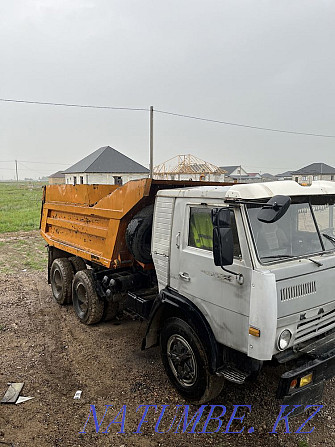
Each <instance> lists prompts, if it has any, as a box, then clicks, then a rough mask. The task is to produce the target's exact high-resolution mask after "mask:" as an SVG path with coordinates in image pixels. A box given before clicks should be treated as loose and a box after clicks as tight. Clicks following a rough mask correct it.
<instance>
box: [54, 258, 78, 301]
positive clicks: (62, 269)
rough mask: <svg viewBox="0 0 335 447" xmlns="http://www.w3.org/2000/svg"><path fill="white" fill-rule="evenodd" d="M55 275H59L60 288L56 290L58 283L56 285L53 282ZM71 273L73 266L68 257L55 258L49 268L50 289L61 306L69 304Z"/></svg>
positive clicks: (70, 299)
mask: <svg viewBox="0 0 335 447" xmlns="http://www.w3.org/2000/svg"><path fill="white" fill-rule="evenodd" d="M56 275H59V279H60V282H61V290H57V289H59V285H58V287H57V285H56V282H55V276H56ZM73 275H74V272H73V268H72V265H71V262H70V261H69V260H68V258H56V259H55V260H54V261H53V263H52V265H51V270H50V282H51V289H52V294H53V297H54V298H55V300H56V301H57V303H58V304H60V305H61V306H63V305H65V304H71V302H72V280H73Z"/></svg>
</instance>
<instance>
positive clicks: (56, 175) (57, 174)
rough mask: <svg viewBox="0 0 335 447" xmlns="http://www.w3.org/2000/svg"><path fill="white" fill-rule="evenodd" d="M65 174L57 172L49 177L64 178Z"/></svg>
mask: <svg viewBox="0 0 335 447" xmlns="http://www.w3.org/2000/svg"><path fill="white" fill-rule="evenodd" d="M64 177H65V174H64V172H63V171H57V172H55V173H54V174H51V175H49V178H64Z"/></svg>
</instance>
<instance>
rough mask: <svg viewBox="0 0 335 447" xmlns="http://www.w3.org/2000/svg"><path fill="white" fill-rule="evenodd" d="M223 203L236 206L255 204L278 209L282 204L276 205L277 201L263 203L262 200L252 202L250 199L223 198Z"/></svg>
mask: <svg viewBox="0 0 335 447" xmlns="http://www.w3.org/2000/svg"><path fill="white" fill-rule="evenodd" d="M224 202H225V203H229V205H231V206H238V205H257V206H261V207H262V208H273V209H279V208H281V207H282V205H278V204H277V202H274V203H264V202H253V201H251V200H231V199H230V200H229V199H227V200H225V201H224Z"/></svg>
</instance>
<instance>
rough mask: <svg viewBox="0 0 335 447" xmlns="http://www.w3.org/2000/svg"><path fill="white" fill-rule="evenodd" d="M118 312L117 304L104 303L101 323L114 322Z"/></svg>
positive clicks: (111, 302)
mask: <svg viewBox="0 0 335 447" xmlns="http://www.w3.org/2000/svg"><path fill="white" fill-rule="evenodd" d="M118 311H119V303H113V301H106V302H105V308H104V314H103V317H102V319H103V321H111V320H114V319H115V317H116V315H117V313H118Z"/></svg>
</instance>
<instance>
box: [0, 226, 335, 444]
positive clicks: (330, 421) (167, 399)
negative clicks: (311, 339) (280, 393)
mask: <svg viewBox="0 0 335 447" xmlns="http://www.w3.org/2000/svg"><path fill="white" fill-rule="evenodd" d="M45 265H46V254H45V251H44V249H43V241H42V239H41V238H40V237H39V235H38V233H37V232H29V233H17V234H13V233H11V234H7V235H6V234H5V235H0V360H1V363H0V396H3V394H4V393H5V391H6V389H7V383H8V382H24V383H25V385H24V388H23V391H22V393H21V395H23V396H33V397H34V399H32V400H30V401H27V402H25V403H21V404H19V405H13V404H1V405H0V447H1V445H11V446H29V447H31V446H38V447H44V446H83V447H84V446H113V447H114V446H117V447H128V446H173V447H177V446H178V447H179V446H189V445H192V446H199V447H200V446H202V447H205V446H220V447H223V446H229V445H230V446H297V447H307V446H319V445H326V446H333V445H334V444H335V430H334V428H335V424H334V422H335V413H334V408H335V399H334V397H335V389H334V382H328V383H327V384H326V388H325V397H324V402H323V405H324V407H323V409H322V410H321V411H320V413H318V414H317V415H316V416H315V417H314V418H313V420H312V421H311V422H309V423H308V424H307V425H306V427H305V428H304V429H303V430H302V431H311V430H312V428H313V427H315V428H314V431H313V432H312V433H311V434H297V433H294V432H295V431H296V430H297V429H298V427H299V426H300V425H301V424H302V423H303V422H304V420H305V419H306V417H307V415H301V416H297V417H296V418H294V419H292V420H290V430H291V434H286V433H285V424H284V423H283V422H281V423H280V424H279V425H278V429H277V432H278V433H276V434H269V432H271V431H272V428H273V426H274V423H275V421H276V419H277V416H278V414H279V411H280V403H279V402H277V401H276V400H275V398H274V392H275V389H276V380H277V376H278V371H277V368H275V367H273V366H267V367H265V368H264V370H263V372H262V374H261V375H260V377H259V379H258V380H257V382H256V383H254V384H247V385H245V386H238V385H234V384H232V383H228V382H226V385H225V387H224V389H223V392H222V393H221V395H220V396H219V397H218V398H217V399H216V400H215V401H214V402H211V404H212V405H221V406H223V405H224V406H225V407H226V414H225V416H223V417H222V420H223V423H222V427H221V428H220V430H219V431H218V432H217V433H181V431H182V425H180V426H179V429H178V421H179V420H180V419H181V416H182V413H183V411H184V407H178V405H181V406H183V405H186V402H184V401H183V399H182V398H181V397H180V396H179V395H178V394H177V393H176V392H175V390H174V389H173V388H172V387H171V386H170V384H169V382H168V380H167V378H166V375H165V373H164V371H163V368H162V365H161V361H160V354H159V349H158V348H154V349H150V350H148V351H144V352H143V351H141V350H140V344H141V339H142V337H143V335H144V333H145V322H140V321H138V320H133V319H132V318H130V317H129V316H125V317H124V318H123V319H122V320H121V321H118V322H108V323H101V324H98V325H95V326H89V327H88V326H84V325H83V324H80V323H79V321H78V320H77V318H76V316H75V314H74V311H73V309H72V307H71V306H65V307H60V306H59V305H58V304H56V302H55V301H54V299H53V297H52V294H51V289H50V286H49V285H48V284H47V278H46V268H45ZM77 390H82V397H81V399H80V400H74V399H73V397H74V394H75V392H76V391H77ZM316 404H317V402H316ZM93 405H94V408H95V410H96V414H97V423H100V422H101V420H102V418H103V415H104V413H105V410H106V405H112V407H107V410H106V415H105V418H104V420H103V421H102V423H101V427H100V430H99V431H98V433H97V429H99V427H96V424H95V422H94V419H93V413H92V412H91V413H90V409H91V408H92V407H91V406H93ZM140 405H157V408H156V411H155V409H154V407H150V408H149V410H148V414H147V417H146V420H147V422H144V423H143V425H142V428H141V430H140V431H141V433H133V432H135V431H137V428H138V425H139V423H140V421H141V418H142V415H143V411H144V409H143V407H141V408H139V409H138V407H139V406H140ZM163 405H166V407H165V413H164V417H163V418H162V419H161V424H160V425H159V427H158V428H156V430H157V431H161V432H162V431H168V429H169V427H170V425H171V423H172V421H173V419H174V417H175V415H177V417H176V419H175V423H174V425H173V426H172V428H171V430H170V431H169V432H167V433H157V432H156V431H155V425H156V423H157V421H158V419H159V415H160V414H161V411H162V408H163V407H162V406H163ZM234 405H251V412H249V410H246V409H243V408H240V409H239V410H238V412H237V415H236V416H237V417H241V416H242V415H243V413H244V412H245V413H246V416H245V418H244V420H243V422H241V421H239V420H235V422H233V423H232V425H231V427H230V431H240V430H241V429H242V427H243V426H244V427H245V428H244V431H243V433H241V434H229V433H224V431H225V429H226V427H227V425H228V421H229V419H230V416H231V415H232V412H233V408H234ZM137 409H138V411H137ZM209 409H210V407H209V406H208V407H206V408H205V410H204V414H203V416H202V418H201V422H200V423H199V425H198V426H197V427H196V431H197V432H199V431H202V430H203V425H204V421H205V419H206V417H207V414H208V411H209ZM222 409H223V408H222V407H217V408H216V410H215V413H214V415H215V416H219V415H220V413H221V411H222ZM121 410H123V411H121ZM189 410H190V415H193V414H194V413H195V412H196V411H197V410H198V407H195V406H190V409H189ZM117 415H118V417H116V416H117ZM89 416H90V417H89ZM88 417H89V420H88V423H87V425H86V427H85V423H86V421H87V419H88ZM122 418H123V422H124V425H123V430H122V431H124V432H125V433H119V432H120V431H121V429H122V426H121V423H112V424H111V425H110V426H109V428H108V430H107V433H103V432H104V431H106V429H107V427H108V425H109V424H110V422H112V421H113V420H114V422H117V421H121V420H122ZM191 426H192V425H190V427H191ZM190 427H189V428H188V431H190V429H191V428H190ZM250 427H254V431H253V432H252V433H248V430H249V428H250ZM217 428H218V421H212V422H211V423H210V424H209V425H208V428H207V430H205V431H211V432H215V430H216V429H217ZM176 431H177V433H175V432H176ZM249 431H252V430H249ZM80 432H85V433H80ZM292 432H293V433H292Z"/></svg>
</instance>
